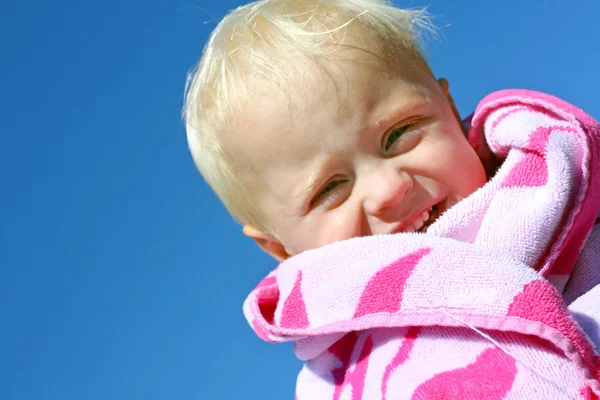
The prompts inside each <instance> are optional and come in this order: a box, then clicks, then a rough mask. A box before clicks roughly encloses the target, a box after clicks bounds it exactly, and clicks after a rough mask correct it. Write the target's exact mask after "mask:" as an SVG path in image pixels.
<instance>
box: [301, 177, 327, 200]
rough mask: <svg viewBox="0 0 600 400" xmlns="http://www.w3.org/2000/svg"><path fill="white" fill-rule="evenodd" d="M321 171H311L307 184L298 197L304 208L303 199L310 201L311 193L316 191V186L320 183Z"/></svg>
mask: <svg viewBox="0 0 600 400" xmlns="http://www.w3.org/2000/svg"><path fill="white" fill-rule="evenodd" d="M322 171H323V168H315V169H313V171H312V172H311V173H310V175H309V176H308V179H307V180H306V182H307V184H306V185H305V186H303V187H302V192H301V196H300V197H301V198H302V205H303V207H304V203H305V198H307V197H309V198H310V199H309V200H312V193H313V192H314V191H315V190H316V187H317V184H318V183H319V181H320V176H321V172H322Z"/></svg>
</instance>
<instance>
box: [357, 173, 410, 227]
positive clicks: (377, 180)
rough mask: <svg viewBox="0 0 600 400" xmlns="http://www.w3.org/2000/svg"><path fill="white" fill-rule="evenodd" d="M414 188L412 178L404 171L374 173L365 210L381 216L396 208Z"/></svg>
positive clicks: (367, 194)
mask: <svg viewBox="0 0 600 400" xmlns="http://www.w3.org/2000/svg"><path fill="white" fill-rule="evenodd" d="M412 187H413V179H412V177H411V176H410V175H409V174H407V173H406V172H403V171H397V170H384V169H382V170H380V171H377V173H374V174H373V175H372V176H371V179H370V180H369V183H368V185H367V191H366V192H367V193H366V198H365V204H364V206H365V210H366V212H367V213H369V214H371V215H375V216H380V215H381V214H383V213H385V212H386V211H388V210H390V209H393V208H395V207H396V206H398V205H399V204H400V203H402V201H403V200H404V199H405V197H406V195H407V193H409V192H410V190H411V189H412Z"/></svg>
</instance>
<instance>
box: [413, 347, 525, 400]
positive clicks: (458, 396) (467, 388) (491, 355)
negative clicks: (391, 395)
mask: <svg viewBox="0 0 600 400" xmlns="http://www.w3.org/2000/svg"><path fill="white" fill-rule="evenodd" d="M516 376H517V366H516V361H515V359H514V358H512V357H511V356H509V355H508V354H505V353H504V352H503V351H502V350H500V349H498V348H493V349H487V350H484V351H483V353H481V354H480V355H479V357H477V360H476V361H475V362H474V363H473V364H470V365H468V366H466V367H465V368H459V369H456V370H453V371H447V372H443V373H441V374H437V375H436V376H434V377H433V378H432V379H430V380H428V381H426V382H424V383H423V384H422V385H421V386H419V387H418V388H417V390H416V391H415V393H414V395H413V396H412V398H413V399H415V400H417V399H432V400H433V399H440V400H441V399H444V400H464V399H486V400H501V399H503V398H504V396H506V394H507V393H508V391H509V390H510V389H511V388H512V385H513V382H514V381H515V377H516Z"/></svg>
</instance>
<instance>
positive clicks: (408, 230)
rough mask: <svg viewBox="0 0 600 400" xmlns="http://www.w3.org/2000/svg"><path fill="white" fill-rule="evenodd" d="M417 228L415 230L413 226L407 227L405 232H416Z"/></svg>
mask: <svg viewBox="0 0 600 400" xmlns="http://www.w3.org/2000/svg"><path fill="white" fill-rule="evenodd" d="M414 231H415V228H413V227H412V226H409V227H407V228H406V229H405V230H404V232H414Z"/></svg>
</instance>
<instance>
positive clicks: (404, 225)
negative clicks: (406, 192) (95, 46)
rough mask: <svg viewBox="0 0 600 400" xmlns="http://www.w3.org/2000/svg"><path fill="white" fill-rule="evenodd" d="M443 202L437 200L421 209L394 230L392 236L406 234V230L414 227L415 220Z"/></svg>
mask: <svg viewBox="0 0 600 400" xmlns="http://www.w3.org/2000/svg"><path fill="white" fill-rule="evenodd" d="M441 202H442V199H436V200H435V201H433V202H431V203H429V204H428V205H427V206H426V207H423V208H420V209H419V211H417V212H415V213H413V214H412V215H411V216H410V217H409V218H407V219H405V220H404V221H402V222H401V223H400V224H399V225H398V226H397V227H396V228H395V229H392V231H391V232H390V234H394V233H400V232H404V231H405V230H406V228H408V227H410V226H412V224H413V222H415V220H416V219H417V218H419V217H420V216H421V215H422V214H423V212H425V211H429V209H431V208H432V207H433V206H435V205H436V204H439V203H441ZM440 211H441V210H440Z"/></svg>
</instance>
